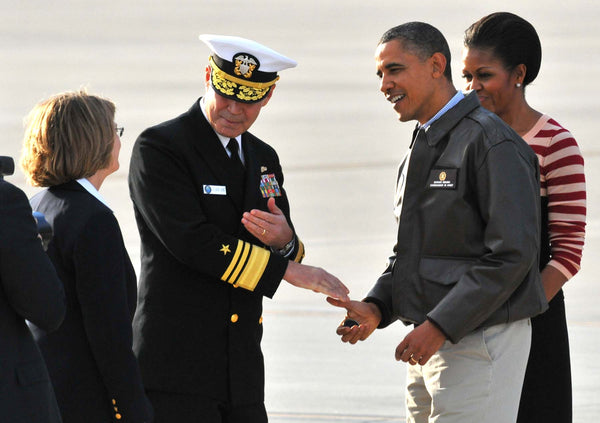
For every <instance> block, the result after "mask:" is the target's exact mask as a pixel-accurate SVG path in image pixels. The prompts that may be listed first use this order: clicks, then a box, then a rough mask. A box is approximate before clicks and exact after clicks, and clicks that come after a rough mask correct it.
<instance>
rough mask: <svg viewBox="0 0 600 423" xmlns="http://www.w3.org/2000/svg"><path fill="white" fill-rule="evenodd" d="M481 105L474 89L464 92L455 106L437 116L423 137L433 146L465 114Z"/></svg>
mask: <svg viewBox="0 0 600 423" xmlns="http://www.w3.org/2000/svg"><path fill="white" fill-rule="evenodd" d="M478 107H481V105H480V104H479V99H478V98H477V93H476V92H475V91H469V92H468V93H465V98H463V99H462V100H461V101H459V102H458V103H457V104H456V106H454V107H452V108H451V109H450V110H448V111H447V112H446V113H444V114H443V115H442V116H440V117H439V119H437V120H436V121H435V122H433V123H432V124H431V126H430V127H429V128H428V129H427V130H426V131H425V134H424V135H425V139H426V140H427V144H428V145H429V146H430V147H433V146H435V145H436V144H437V143H439V142H440V141H441V140H442V138H444V136H445V135H446V134H447V133H448V132H449V131H450V130H451V129H452V128H454V127H455V126H456V124H457V123H458V122H460V121H461V119H462V118H464V117H465V116H466V115H468V114H469V113H471V112H472V111H473V110H475V109H476V108H478Z"/></svg>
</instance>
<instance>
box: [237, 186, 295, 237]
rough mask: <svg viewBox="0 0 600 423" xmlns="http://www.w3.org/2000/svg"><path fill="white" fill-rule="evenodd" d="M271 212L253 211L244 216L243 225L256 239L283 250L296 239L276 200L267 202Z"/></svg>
mask: <svg viewBox="0 0 600 423" xmlns="http://www.w3.org/2000/svg"><path fill="white" fill-rule="evenodd" d="M267 207H268V208H269V211H268V212H266V211H263V210H259V209H252V210H250V211H249V212H245V213H244V214H243V216H242V223H243V225H244V226H245V227H246V229H247V230H248V232H250V233H251V234H252V235H254V237H255V238H256V239H258V240H260V241H261V242H262V243H263V244H265V245H268V246H269V247H273V248H277V249H282V248H283V247H285V245H286V244H287V243H288V242H290V241H291V240H292V238H293V237H294V231H292V228H291V227H290V225H289V223H288V221H287V219H286V217H285V215H284V214H283V212H282V211H281V209H280V208H279V207H277V205H276V204H275V198H273V197H271V198H269V201H268V202H267Z"/></svg>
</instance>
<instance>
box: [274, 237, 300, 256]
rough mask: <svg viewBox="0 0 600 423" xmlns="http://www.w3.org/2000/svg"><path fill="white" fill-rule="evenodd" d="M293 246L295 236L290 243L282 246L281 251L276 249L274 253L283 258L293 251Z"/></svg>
mask: <svg viewBox="0 0 600 423" xmlns="http://www.w3.org/2000/svg"><path fill="white" fill-rule="evenodd" d="M294 245H296V236H293V237H292V240H291V241H290V242H288V243H287V244H285V245H284V246H283V248H281V249H279V248H276V249H275V252H276V253H277V254H279V255H280V256H284V257H285V256H287V255H288V254H289V253H290V252H291V251H292V250H293V249H294Z"/></svg>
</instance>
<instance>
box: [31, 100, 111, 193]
mask: <svg viewBox="0 0 600 423" xmlns="http://www.w3.org/2000/svg"><path fill="white" fill-rule="evenodd" d="M114 117H115V105H114V103H113V102H112V101H110V100H108V99H105V98H102V97H98V96H95V95H89V94H87V93H86V92H85V90H80V91H78V92H65V93H60V94H57V95H54V96H52V97H50V98H49V99H47V100H44V101H42V102H40V103H38V104H37V105H36V106H35V107H34V108H33V110H32V111H31V112H30V113H29V115H28V116H27V119H26V129H25V136H24V138H23V153H22V156H21V167H22V169H23V171H24V172H25V175H26V176H27V180H28V182H29V183H30V184H31V185H33V186H40V187H48V186H53V185H59V184H62V183H65V182H68V181H71V180H76V179H80V178H87V177H90V176H92V175H93V174H95V173H96V171H98V170H100V169H104V168H106V167H107V166H109V164H110V159H111V152H112V149H113V144H114V139H115V124H114Z"/></svg>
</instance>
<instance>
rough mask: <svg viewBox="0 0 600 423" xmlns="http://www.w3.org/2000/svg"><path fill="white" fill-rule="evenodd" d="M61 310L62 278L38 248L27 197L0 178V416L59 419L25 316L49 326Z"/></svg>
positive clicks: (44, 421) (26, 421) (23, 421)
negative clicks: (60, 278) (59, 277)
mask: <svg viewBox="0 0 600 423" xmlns="http://www.w3.org/2000/svg"><path fill="white" fill-rule="evenodd" d="M64 315H65V294H64V291H63V287H62V283H61V282H60V280H59V279H58V276H57V275H56V271H55V270H54V267H53V266H52V263H51V262H50V260H48V257H47V256H46V254H45V253H44V250H43V249H42V244H41V242H40V239H39V238H38V236H37V229H36V225H35V221H34V220H33V217H32V215H31V207H30V206H29V203H28V201H27V197H26V196H25V194H24V193H23V191H21V190H20V189H18V188H16V187H14V186H13V185H11V184H9V183H8V182H5V181H3V180H0V421H3V422H11V423H37V422H39V423H57V422H60V421H61V419H60V413H59V411H58V407H57V405H56V399H55V398H54V392H53V389H52V384H51V383H50V378H49V376H48V371H47V370H46V366H45V364H44V360H43V358H42V355H41V354H40V351H39V349H38V347H37V345H36V344H35V341H34V340H33V336H31V332H30V331H29V329H28V328H27V324H26V323H25V319H27V320H29V321H31V322H33V323H35V324H36V325H38V326H39V327H42V328H44V329H45V330H49V331H50V330H54V329H56V328H57V327H58V326H59V325H60V323H61V322H62V320H63V318H64Z"/></svg>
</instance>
